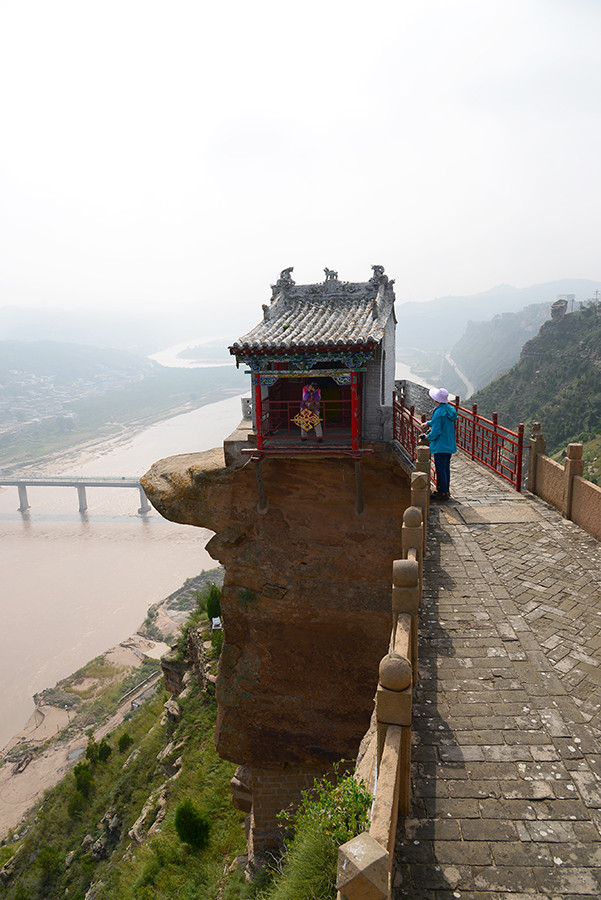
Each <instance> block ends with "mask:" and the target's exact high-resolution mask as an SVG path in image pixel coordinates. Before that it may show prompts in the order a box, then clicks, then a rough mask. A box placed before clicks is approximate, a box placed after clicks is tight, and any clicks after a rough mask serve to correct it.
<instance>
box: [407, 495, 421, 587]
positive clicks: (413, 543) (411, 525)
mask: <svg viewBox="0 0 601 900" xmlns="http://www.w3.org/2000/svg"><path fill="white" fill-rule="evenodd" d="M401 549H402V552H403V559H407V557H408V554H409V551H410V550H415V553H416V556H417V561H418V563H419V580H420V582H421V580H422V561H423V558H424V527H423V521H422V511H421V509H418V507H417V506H410V507H408V508H407V509H406V510H405V512H404V513H403V526H402V528H401Z"/></svg>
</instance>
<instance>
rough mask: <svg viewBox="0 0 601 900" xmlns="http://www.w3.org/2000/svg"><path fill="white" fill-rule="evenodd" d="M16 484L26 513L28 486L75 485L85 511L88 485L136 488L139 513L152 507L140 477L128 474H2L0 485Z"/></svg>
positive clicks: (80, 505) (23, 510)
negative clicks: (138, 498) (57, 475)
mask: <svg viewBox="0 0 601 900" xmlns="http://www.w3.org/2000/svg"><path fill="white" fill-rule="evenodd" d="M11 486H14V487H16V488H17V490H18V492H19V511H20V512H22V513H24V512H26V511H27V510H28V509H30V506H29V499H28V496H27V488H28V487H34V486H35V487H38V486H39V487H73V488H75V489H76V490H77V499H78V501H79V512H80V513H85V512H86V510H87V508H88V498H87V495H86V488H88V487H94V488H96V487H110V488H135V489H136V490H137V491H138V492H139V495H140V508H139V509H138V513H139V514H140V515H141V516H142V515H145V514H146V513H148V512H149V511H150V509H151V506H150V503H149V502H148V500H147V498H146V494H145V493H144V490H143V489H142V486H141V484H140V479H139V478H128V477H126V476H122V477H121V476H117V477H112V478H111V477H93V476H88V477H85V476H84V477H81V478H80V477H77V478H73V477H40V478H38V477H34V476H26V477H23V476H19V477H17V478H3V477H1V476H0V487H11Z"/></svg>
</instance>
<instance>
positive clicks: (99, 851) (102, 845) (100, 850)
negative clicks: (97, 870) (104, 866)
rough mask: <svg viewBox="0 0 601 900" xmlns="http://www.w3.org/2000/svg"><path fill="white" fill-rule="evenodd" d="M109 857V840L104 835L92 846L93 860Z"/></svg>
mask: <svg viewBox="0 0 601 900" xmlns="http://www.w3.org/2000/svg"><path fill="white" fill-rule="evenodd" d="M107 856H108V849H107V840H106V836H105V835H104V834H103V835H102V837H99V838H98V840H97V841H94V843H93V844H92V858H93V859H95V860H97V861H98V860H101V859H105V858H106V857H107Z"/></svg>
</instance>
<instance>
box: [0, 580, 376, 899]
mask: <svg viewBox="0 0 601 900" xmlns="http://www.w3.org/2000/svg"><path fill="white" fill-rule="evenodd" d="M218 595H219V591H218V589H215V588H214V586H212V585H209V586H208V587H206V588H205V589H204V590H203V591H202V592H199V594H198V595H197V598H196V608H195V611H194V613H193V615H192V617H191V621H190V622H188V623H187V629H189V628H190V627H192V626H193V624H195V627H201V628H204V629H205V634H206V629H207V628H208V619H207V616H206V607H207V601H208V598H209V597H212V602H213V603H214V602H215V601H218V599H219V596H218ZM215 634H219V635H220V636H221V637H223V632H215ZM110 669H111V667H110V666H107V665H106V664H105V663H104V662H103V661H101V660H98V659H97V660H93V661H92V662H91V663H90V665H89V666H88V667H84V669H82V670H81V671H80V673H77V675H76V676H73V677H72V679H71V681H72V687H73V686H77V685H78V684H79V683H81V681H82V680H85V677H88V678H89V677H90V675H91V673H93V674H94V676H95V677H97V678H99V679H100V684H101V686H102V687H103V688H106V687H107V684H108V685H109V686H110V685H113V681H112V680H111V679H112V678H113V677H114V675H115V673H114V672H113V673H112V674H111V672H110ZM84 673H87V675H84ZM138 677H139V674H138ZM129 679H130V676H129V675H128V676H127V679H126V681H124V682H119V680H118V679H117V684H116V689H117V694H120V695H121V696H123V695H124V694H125V693H126V689H127V687H128V684H129ZM166 697H167V695H166V694H165V693H164V692H163V691H160V692H159V693H158V694H156V695H155V696H153V697H152V699H151V700H149V701H148V702H147V703H146V704H144V705H142V706H141V707H140V708H139V709H137V710H135V711H132V713H131V714H129V715H128V717H127V721H125V722H123V724H122V725H121V726H119V728H117V729H116V730H115V731H114V732H112V733H111V734H110V735H108V736H107V737H105V738H103V739H102V740H101V741H99V742H97V741H95V740H94V738H93V736H92V734H91V733H90V734H89V738H88V745H87V748H86V752H85V758H83V759H81V760H80V761H79V762H78V763H77V764H76V765H75V766H74V768H73V770H72V771H71V772H69V773H68V774H67V776H66V777H65V778H64V779H63V781H62V782H61V783H60V784H58V785H57V786H56V787H55V788H54V789H52V790H51V791H48V792H47V794H46V795H45V796H44V798H43V800H42V801H41V802H40V803H39V805H38V807H37V809H36V810H35V811H34V812H33V813H32V815H31V816H30V817H29V820H28V821H27V822H26V823H24V824H23V825H22V826H20V830H19V834H18V835H16V836H15V835H13V834H9V835H8V837H7V838H6V840H5V841H4V842H3V846H0V865H4V864H6V863H7V862H9V861H10V866H11V867H12V868H11V870H10V871H8V872H7V873H6V874H5V875H4V876H3V877H4V881H3V886H2V893H3V896H5V897H6V898H7V900H42V898H43V900H59V898H64V897H70V898H72V900H84V898H85V896H86V894H87V892H88V891H90V888H91V887H92V886H93V890H92V891H91V892H90V896H93V897H94V900H115V898H119V900H159V898H160V900H216V898H221V900H326V898H327V900H333V898H334V897H335V873H336V859H337V852H338V846H339V844H341V843H344V842H345V841H347V840H349V839H350V838H351V837H352V836H353V835H355V834H357V833H359V832H360V831H362V830H363V829H364V828H365V827H367V811H368V809H369V804H370V797H369V794H368V793H367V791H366V790H365V788H364V787H363V786H362V785H359V784H357V782H356V781H355V780H354V778H352V776H350V775H347V774H345V775H343V776H340V775H339V773H338V772H335V774H334V775H333V776H332V778H331V779H330V780H323V781H316V782H315V785H314V787H313V789H312V790H311V791H309V792H305V793H304V794H303V798H302V802H301V804H300V807H299V808H298V810H297V811H296V812H292V811H289V812H286V813H283V814H282V820H283V822H284V824H285V826H287V827H288V829H289V830H290V831H291V833H292V837H291V840H290V842H289V844H288V847H287V848H286V850H285V853H284V856H283V858H282V860H281V861H280V862H279V864H278V865H276V866H274V867H272V868H271V869H270V870H267V871H266V872H265V873H264V874H263V876H262V877H261V878H260V879H259V881H258V882H257V883H255V884H254V885H249V884H246V883H245V881H244V877H243V873H242V872H241V870H240V868H239V866H238V865H237V864H235V862H234V861H235V859H236V857H238V856H239V855H240V854H243V853H244V851H245V849H246V839H245V833H244V822H243V820H244V814H243V813H240V812H238V811H236V810H235V809H234V808H233V806H232V803H231V792H230V786H229V782H230V779H231V777H232V775H233V771H234V766H233V765H232V764H231V763H228V762H226V761H224V760H222V759H220V757H219V756H218V755H217V752H216V750H215V743H214V728H215V720H216V703H215V699H214V695H213V690H212V689H209V690H208V691H206V692H203V691H202V690H201V689H200V686H199V684H198V683H197V682H196V681H194V680H193V681H191V683H190V684H189V686H188V688H187V690H186V691H185V692H184V694H182V695H181V696H180V697H179V698H178V700H177V702H178V705H179V708H180V712H181V716H180V717H179V718H178V719H177V721H173V719H172V718H170V717H168V716H166V715H164V702H165V700H166ZM93 702H94V697H92V699H89V700H88V701H87V703H93ZM82 706H83V707H85V704H82ZM82 711H83V710H82ZM266 885H267V886H266Z"/></svg>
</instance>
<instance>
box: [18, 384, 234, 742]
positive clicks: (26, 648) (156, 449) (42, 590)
mask: <svg viewBox="0 0 601 900" xmlns="http://www.w3.org/2000/svg"><path fill="white" fill-rule="evenodd" d="M240 419H241V407H240V398H239V397H231V398H229V399H228V400H223V401H221V402H219V403H213V404H210V405H208V406H204V407H202V408H200V409H197V410H195V411H193V412H190V413H186V414H184V415H180V416H176V417H174V418H172V419H169V420H167V421H165V422H161V423H158V424H156V425H153V426H152V427H150V428H147V429H146V430H145V431H143V432H141V433H140V434H138V435H136V436H135V437H133V438H132V439H131V440H130V441H128V442H127V443H122V444H118V445H115V443H114V442H113V443H112V444H110V443H108V444H105V445H97V447H96V448H94V449H92V450H87V451H82V452H81V453H78V454H75V453H74V454H73V455H72V456H71V457H70V458H66V457H65V456H64V455H63V456H61V458H60V459H57V460H56V461H55V462H54V463H47V464H45V465H44V469H43V474H45V475H73V476H75V475H111V476H115V475H126V476H133V475H135V476H140V475H142V474H143V473H144V472H146V471H147V470H148V469H149V468H150V466H151V465H152V463H153V462H154V461H155V460H157V459H160V458H161V457H165V456H172V455H175V454H178V453H189V452H194V451H200V450H208V449H210V448H212V447H218V446H220V445H221V444H222V442H223V439H224V438H225V437H227V435H228V434H229V433H230V432H231V431H233V429H234V428H235V427H236V425H237V424H238V422H239V421H240ZM30 474H32V475H34V474H36V473H35V472H34V471H31V472H30ZM86 493H87V502H88V511H87V513H86V515H85V516H82V515H80V514H79V512H78V502H77V491H76V489H75V488H57V487H38V488H35V487H28V489H27V495H28V500H29V504H30V507H31V508H30V510H29V511H28V512H27V513H26V514H25V515H22V514H21V513H20V512H18V506H19V499H18V495H17V489H16V487H9V488H0V565H1V572H2V577H1V582H0V583H1V587H0V613H1V616H2V631H1V633H2V638H1V641H0V683H2V685H3V688H4V689H3V691H2V695H1V697H0V747H3V746H4V745H5V744H6V743H7V741H8V740H9V739H10V738H11V737H12V735H13V734H16V733H17V732H18V731H20V730H21V728H22V727H23V726H24V725H25V722H26V721H27V719H28V717H29V716H30V715H31V713H32V712H33V702H32V695H33V694H34V693H36V692H37V691H41V690H43V689H44V688H47V687H52V686H53V685H54V684H55V683H56V682H57V681H58V680H59V679H61V678H64V677H66V676H67V675H69V674H71V673H72V672H75V671H76V670H77V669H78V668H80V667H81V666H82V665H84V664H85V663H86V662H88V660H90V659H92V658H94V657H95V656H98V655H99V654H100V653H103V652H104V651H105V650H107V649H108V648H109V647H112V646H115V645H116V644H118V643H119V642H120V641H122V640H125V639H126V638H128V637H129V636H130V635H132V634H134V633H135V632H136V631H137V629H138V627H139V626H140V624H141V622H142V621H143V619H144V617H145V616H146V612H147V610H148V607H149V606H150V605H151V604H153V603H156V602H157V601H159V600H162V599H163V598H164V597H166V596H167V595H168V594H170V593H171V592H172V591H174V590H176V589H177V588H178V587H180V585H181V584H183V582H184V581H185V580H186V578H191V577H193V576H195V575H198V574H199V573H200V572H201V571H202V570H203V569H211V568H213V567H214V566H215V565H216V563H215V562H214V560H212V559H211V557H210V556H209V555H208V553H207V552H206V550H205V549H204V546H205V544H206V542H207V540H208V539H209V538H210V537H211V532H209V531H206V530H204V529H200V528H193V527H191V526H186V525H176V524H174V523H171V522H167V521H166V520H165V519H163V518H161V516H159V515H158V513H156V512H155V511H154V510H151V512H150V513H149V514H148V515H146V516H140V515H138V514H137V510H138V508H139V506H140V496H139V493H138V491H137V490H133V489H125V488H87V489H86Z"/></svg>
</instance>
